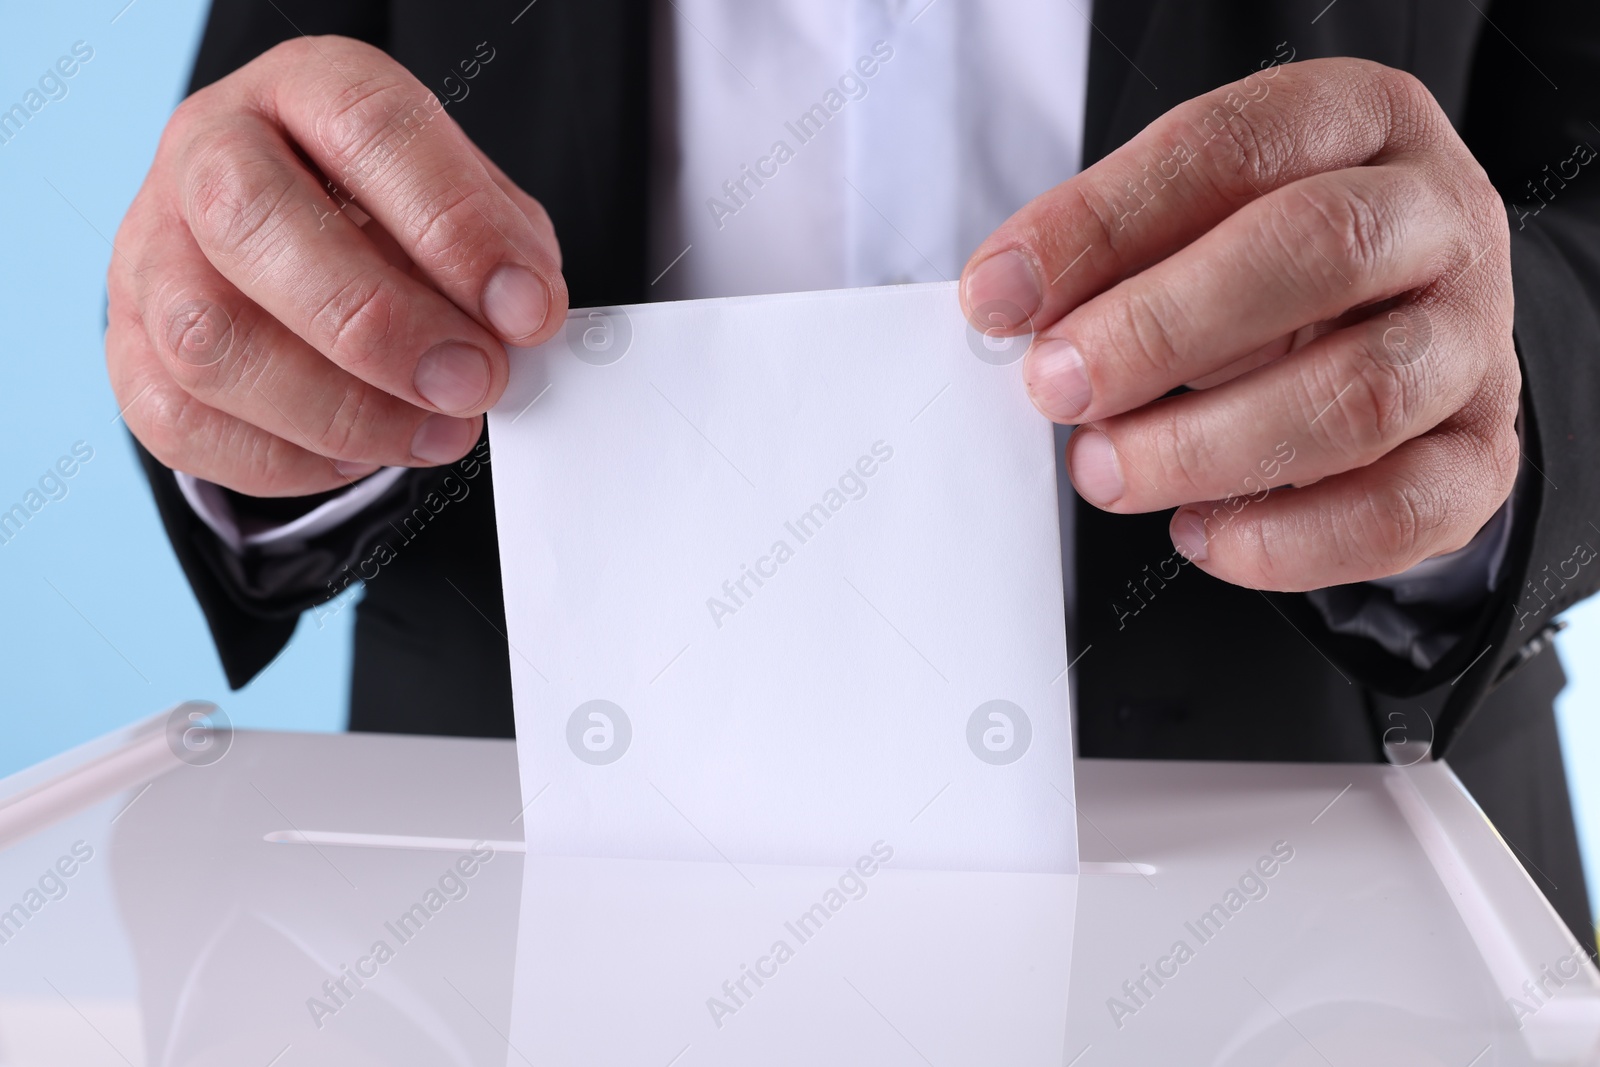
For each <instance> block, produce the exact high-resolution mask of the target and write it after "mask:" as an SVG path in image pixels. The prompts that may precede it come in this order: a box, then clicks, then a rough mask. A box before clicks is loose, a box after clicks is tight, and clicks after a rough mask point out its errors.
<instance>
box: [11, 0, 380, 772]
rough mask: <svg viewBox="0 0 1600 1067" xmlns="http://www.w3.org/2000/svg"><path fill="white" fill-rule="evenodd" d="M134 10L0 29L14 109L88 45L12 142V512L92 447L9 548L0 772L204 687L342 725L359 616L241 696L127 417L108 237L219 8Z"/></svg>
mask: <svg viewBox="0 0 1600 1067" xmlns="http://www.w3.org/2000/svg"><path fill="white" fill-rule="evenodd" d="M126 3H127V0H96V2H93V3H58V4H27V5H24V4H9V5H7V9H6V12H5V33H3V34H0V101H3V103H0V110H3V109H5V108H9V107H10V106H11V104H13V103H16V102H19V101H21V100H22V98H23V94H25V93H26V92H27V91H28V90H29V89H30V88H33V87H35V86H36V84H37V82H38V79H39V76H40V75H41V74H42V73H44V71H45V70H46V69H47V68H49V67H51V66H52V65H53V64H54V63H55V61H56V59H57V58H58V57H60V56H63V55H66V54H68V53H69V52H70V50H71V47H72V45H73V43H74V42H75V41H84V42H86V43H87V44H88V45H89V46H91V47H92V48H93V49H94V58H93V59H91V60H90V61H89V62H87V63H85V64H83V65H82V68H81V69H80V70H79V71H78V73H77V75H76V76H74V77H73V78H71V79H70V80H68V81H67V86H68V93H67V95H66V97H65V98H63V99H61V100H53V101H51V102H50V103H48V104H47V105H46V106H45V107H44V108H43V109H42V110H41V111H40V112H39V113H38V114H36V115H34V116H33V117H32V118H31V119H30V120H29V121H28V122H27V124H26V125H25V126H23V128H22V131H21V132H20V133H19V134H17V135H16V136H14V137H13V138H12V140H11V141H9V142H8V143H5V144H0V324H3V329H4V337H5V339H6V342H7V343H6V345H5V351H4V353H3V354H0V404H3V417H0V511H4V510H5V509H7V508H9V507H10V506H11V505H12V504H14V503H17V502H19V501H20V500H22V498H23V495H24V494H25V493H26V492H27V491H28V490H29V489H30V488H33V487H35V486H36V485H37V482H38V479H39V477H40V475H41V474H43V473H44V471H45V470H46V468H48V467H50V466H51V465H52V464H53V463H55V461H56V460H57V459H58V458H59V457H61V456H63V455H66V454H67V453H68V452H69V451H70V449H71V447H72V445H73V443H74V442H76V441H80V440H81V441H84V442H86V443H87V444H88V445H89V446H90V447H92V448H93V449H94V459H93V460H92V461H90V462H89V463H88V464H86V465H85V466H84V467H83V468H82V469H81V470H80V471H79V473H78V474H77V475H76V476H75V477H73V478H72V479H71V480H70V481H68V482H67V486H68V494H67V496H66V497H65V498H64V499H61V500H55V501H52V502H50V503H49V504H47V505H46V506H45V507H44V508H43V510H41V511H40V512H39V513H38V514H36V515H34V516H33V518H32V519H31V520H30V521H29V522H28V524H27V525H26V526H25V527H24V528H23V530H22V532H21V533H20V534H18V535H17V536H15V537H14V538H13V539H12V540H11V541H10V542H9V543H7V544H0V605H4V614H3V615H0V640H3V642H4V644H3V647H4V649H5V653H4V660H3V662H4V665H5V671H4V675H3V678H0V708H3V709H4V730H3V731H0V774H4V773H9V772H10V771H13V770H16V769H18V768H20V767H24V766H27V765H28V764H30V763H33V762H35V761H37V760H39V759H41V758H43V757H45V756H48V755H51V754H52V753H55V752H58V751H61V750H62V749H64V748H67V747H69V746H71V745H75V744H77V743H79V742H81V741H85V740H88V739H89V738H92V737H95V736H97V735H99V734H101V733H104V732H105V731H107V730H109V729H111V728H113V727H115V726H119V725H122V724H124V723H127V722H130V721H132V720H134V719H137V718H141V717H143V716H145V715H148V714H150V713H151V712H154V711H158V710H160V709H162V708H164V707H166V706H168V705H171V704H174V703H176V702H178V701H180V700H184V699H190V698H203V699H209V700H216V701H218V702H219V703H220V704H222V706H223V707H224V708H225V709H226V710H227V711H228V713H229V715H230V716H231V717H232V719H233V721H234V722H235V723H236V724H239V725H248V726H261V727H276V728H281V729H295V730H333V729H340V728H342V727H343V724H344V709H343V703H344V695H345V689H346V677H347V675H348V673H349V662H350V631H349V628H350V624H351V622H352V621H353V617H354V613H353V612H350V611H343V612H339V613H338V614H337V615H336V616H335V617H334V618H333V619H331V620H329V622H328V624H327V626H326V627H325V628H323V629H321V630H319V629H318V628H317V626H316V624H315V622H313V621H311V620H309V619H308V620H306V621H305V622H303V623H302V626H301V629H300V632H299V633H298V635H297V637H296V640H295V642H294V644H293V645H292V646H291V647H290V648H289V649H288V650H287V651H286V652H285V653H284V655H283V656H282V657H280V659H279V661H278V662H277V663H276V664H275V665H274V666H273V667H272V668H271V669H270V670H269V671H268V672H267V673H266V674H265V675H264V676H263V677H262V678H261V679H260V680H259V681H257V682H255V683H254V684H252V685H251V686H250V687H249V688H248V689H246V690H245V691H243V692H241V693H236V694H230V693H229V692H228V687H227V683H226V681H225V680H224V679H223V676H222V669H221V667H220V665H219V664H218V662H217V657H216V654H215V652H214V651H213V650H212V647H211V643H210V638H209V636H208V634H207V631H206V628H205V622H204V620H203V619H202V617H201V615H200V611H199V609H198V608H197V607H196V606H195V602H194V598H193V597H192V596H191V595H190V592H189V588H188V583H187V582H185V581H184V578H183V574H182V572H181V571H180V570H179V569H178V565H177V562H176V560H175V559H174V557H173V555H172V550H171V548H170V547H169V546H168V544H167V541H166V537H165V535H164V534H163V533H162V530H161V525H160V522H159V521H158V519H157V516H156V510H155V505H154V504H153V502H152V501H151V497H150V491H149V489H148V487H147V486H146V484H145V480H144V477H143V475H142V474H141V473H140V471H139V469H138V465H137V461H136V459H135V458H134V453H133V447H132V444H131V442H130V439H129V437H128V433H127V430H126V429H125V428H124V426H123V424H122V422H121V421H120V420H118V421H113V420H116V418H117V405H116V401H115V400H114V399H113V398H112V394H111V388H110V386H109V384H108V383H107V380H106V372H105V359H104V354H103V349H102V346H101V340H102V333H103V331H102V323H103V321H104V307H105V304H104V301H105V273H106V267H107V265H108V264H109V263H110V260H111V254H112V253H111V246H110V244H109V241H110V239H111V238H112V237H113V235H114V234H115V233H116V230H117V226H118V224H119V223H120V221H121V219H122V215H123V212H124V211H126V210H127V207H128V204H129V202H130V201H131V200H132V199H133V196H134V193H135V192H137V191H138V188H139V185H140V182H141V181H142V180H143V177H144V172H145V170H146V169H147V168H148V167H149V165H150V160H151V158H152V156H153V155H154V153H155V147H156V141H157V139H158V138H159V136H160V134H161V128H162V126H163V124H164V123H165V121H166V118H167V116H168V114H169V113H170V112H171V111H172V108H173V106H174V105H175V104H176V103H177V101H178V100H179V99H181V97H182V95H183V88H184V83H185V81H186V80H187V77H188V70H189V65H190V63H191V62H192V59H193V55H194V49H195V47H196V46H197V44H198V42H199V34H200V26H201V19H202V18H203V16H204V11H205V2H204V0H135V2H134V3H133V4H132V6H130V7H127V8H126V10H124V5H125V4H126ZM119 12H120V15H119ZM113 19H115V20H116V21H115V22H113V21H112V20H113ZM52 586H54V588H53V589H52ZM80 613H81V614H80Z"/></svg>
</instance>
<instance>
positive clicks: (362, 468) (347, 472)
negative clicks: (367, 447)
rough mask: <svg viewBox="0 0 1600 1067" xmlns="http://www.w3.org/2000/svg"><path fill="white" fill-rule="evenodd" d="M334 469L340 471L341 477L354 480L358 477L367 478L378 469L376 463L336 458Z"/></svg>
mask: <svg viewBox="0 0 1600 1067" xmlns="http://www.w3.org/2000/svg"><path fill="white" fill-rule="evenodd" d="M333 469H334V470H336V471H338V472H339V476H340V477H341V478H349V479H350V480H351V481H352V482H353V481H355V480H356V479H357V478H365V477H366V476H367V475H369V474H371V473H372V472H374V471H376V470H377V469H378V465H377V464H376V463H350V462H346V461H344V460H335V461H334V464H333Z"/></svg>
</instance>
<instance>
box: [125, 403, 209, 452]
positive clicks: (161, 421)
mask: <svg viewBox="0 0 1600 1067" xmlns="http://www.w3.org/2000/svg"><path fill="white" fill-rule="evenodd" d="M144 388H145V389H146V392H145V394H144V395H143V396H142V397H140V398H139V401H138V403H136V404H132V405H131V406H130V407H129V408H128V410H127V412H126V414H125V415H124V419H125V421H126V422H127V423H128V429H129V430H130V431H132V433H133V435H134V436H135V437H137V438H138V439H139V440H140V442H141V443H143V445H144V447H145V448H147V449H148V450H149V451H150V454H151V455H152V456H154V457H156V459H158V460H160V461H161V464H162V466H164V467H167V468H169V469H171V470H186V469H187V467H188V465H189V462H190V457H191V456H192V455H193V452H192V447H191V445H192V443H191V441H190V435H189V423H190V421H191V419H192V415H191V412H192V411H193V410H194V406H195V405H196V404H198V403H199V401H197V400H196V399H195V398H194V397H192V396H190V395H189V394H188V393H186V392H184V391H183V390H182V389H179V388H176V387H175V386H163V385H161V384H152V385H149V386H146V387H144Z"/></svg>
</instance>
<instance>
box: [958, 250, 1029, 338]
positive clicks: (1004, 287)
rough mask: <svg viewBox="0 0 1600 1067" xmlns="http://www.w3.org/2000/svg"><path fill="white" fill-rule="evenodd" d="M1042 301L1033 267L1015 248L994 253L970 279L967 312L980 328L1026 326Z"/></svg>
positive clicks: (1003, 328) (973, 271) (976, 269)
mask: <svg viewBox="0 0 1600 1067" xmlns="http://www.w3.org/2000/svg"><path fill="white" fill-rule="evenodd" d="M1043 302H1044V296H1043V293H1042V291H1041V290H1040V288H1039V279H1038V277H1037V276H1036V275H1035V274H1034V272H1033V264H1032V263H1031V262H1030V261H1029V260H1028V257H1027V256H1025V255H1023V254H1022V253H1021V252H1019V251H1017V250H1016V249H1014V248H1013V249H1010V250H1009V251H1005V252H997V253H995V254H994V255H992V256H990V257H989V258H988V259H986V260H984V261H983V262H982V263H979V264H978V265H977V266H976V267H974V268H973V269H972V273H971V274H970V275H968V276H967V311H968V313H969V314H970V315H971V316H972V318H973V321H974V323H975V324H976V325H977V326H978V328H979V329H983V330H991V329H999V330H1013V329H1016V328H1017V327H1019V326H1025V325H1027V323H1028V321H1029V320H1030V319H1032V318H1033V316H1034V315H1036V314H1038V311H1039V305H1040V304H1042V303H1043Z"/></svg>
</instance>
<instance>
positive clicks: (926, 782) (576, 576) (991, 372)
mask: <svg viewBox="0 0 1600 1067" xmlns="http://www.w3.org/2000/svg"><path fill="white" fill-rule="evenodd" d="M1025 344H1026V342H1025V340H1022V341H1017V340H1013V341H1010V342H1004V343H996V342H992V341H990V340H989V339H986V338H984V337H982V336H981V335H980V334H978V333H976V332H975V331H973V330H972V329H971V328H970V327H969V326H968V325H967V324H966V322H965V320H964V319H963V317H962V315H961V312H960V309H959V307H958V304H957V299H956V290H955V286H954V285H953V284H936V285H916V286H900V287H892V288H883V289H860V290H849V291H842V292H826V293H803V294H790V295H782V296H763V297H745V298H735V299H723V300H701V301H686V302H680V303H661V304H648V305H639V306H631V307H625V308H607V309H600V310H593V311H574V312H572V313H571V315H570V317H569V320H568V323H567V328H566V330H565V331H564V332H563V333H562V334H560V335H558V336H557V337H556V338H555V339H554V340H552V341H550V342H548V343H547V344H545V345H543V346H541V347H539V348H537V349H531V350H513V351H512V353H511V381H510V385H509V387H508V389H507V391H506V394H505V397H504V399H503V400H502V401H501V403H500V404H499V405H498V406H497V407H496V408H495V409H494V410H493V411H491V412H490V415H489V432H490V434H491V437H492V440H493V447H494V452H493V457H494V459H493V468H492V469H493V471H494V491H495V507H496V515H497V522H498V528H499V540H500V560H501V570H502V575H503V581H504V586H505V605H506V624H507V628H508V636H509V640H510V644H511V648H512V653H511V672H512V686H513V693H514V697H515V705H516V724H517V752H518V759H519V762H520V767H521V775H522V792H523V801H524V803H525V804H526V805H527V807H526V809H525V812H524V814H523V817H522V822H523V826H524V834H525V837H526V839H527V843H528V851H529V854H530V855H533V856H566V857H591V858H612V859H634V860H672V861H683V860H690V861H694V860H701V861H712V862H716V863H726V864H728V865H731V866H733V867H734V868H735V869H737V868H738V866H739V865H740V864H780V865H783V864H787V865H814V866H818V867H841V868H842V867H846V866H848V865H849V864H851V863H853V862H854V861H855V860H856V859H857V857H859V856H860V855H861V854H862V853H863V852H864V851H866V850H869V849H870V848H871V847H872V846H873V844H874V842H880V841H882V842H890V843H892V847H893V848H894V850H895V855H896V863H895V865H896V867H897V868H901V869H929V870H946V871H997V872H1037V873H1064V874H1070V873H1075V872H1076V870H1077V841H1076V832H1075V820H1074V809H1073V806H1072V804H1073V802H1072V797H1073V785H1072V750H1071V730H1070V724H1069V719H1068V699H1067V692H1068V686H1067V680H1066V666H1067V664H1066V649H1065V638H1064V618H1063V607H1062V575H1061V562H1060V546H1059V539H1058V532H1057V510H1056V475H1055V462H1054V454H1053V453H1054V449H1053V445H1052V434H1051V427H1050V424H1049V423H1048V422H1047V421H1046V420H1045V419H1044V418H1043V417H1041V416H1040V415H1039V414H1038V412H1036V411H1035V410H1034V409H1033V407H1032V405H1031V404H1030V403H1029V401H1028V398H1027V396H1026V394H1025V392H1024V389H1023V387H1022V382H1021V373H1020V357H1021V354H1022V351H1023V348H1024V346H1025Z"/></svg>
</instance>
